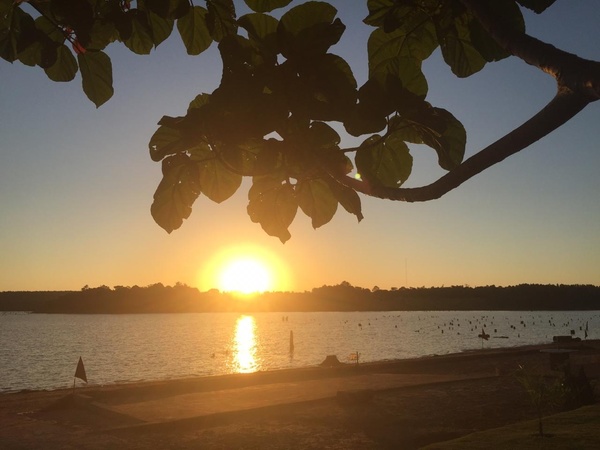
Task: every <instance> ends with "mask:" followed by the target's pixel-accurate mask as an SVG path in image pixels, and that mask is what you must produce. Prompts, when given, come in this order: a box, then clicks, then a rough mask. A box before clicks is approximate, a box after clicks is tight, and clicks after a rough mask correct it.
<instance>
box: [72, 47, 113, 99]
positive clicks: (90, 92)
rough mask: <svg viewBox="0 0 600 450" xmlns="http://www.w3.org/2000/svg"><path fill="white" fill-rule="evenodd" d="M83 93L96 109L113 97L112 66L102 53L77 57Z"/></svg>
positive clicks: (87, 53) (92, 52) (91, 52)
mask: <svg viewBox="0 0 600 450" xmlns="http://www.w3.org/2000/svg"><path fill="white" fill-rule="evenodd" d="M77 62H78V63H79V70H81V79H82V85H83V92H85V95H87V97H88V98H89V99H90V100H91V101H92V102H93V103H94V104H95V105H96V108H98V107H99V106H100V105H102V104H103V103H105V102H106V101H107V100H108V99H110V98H111V97H112V95H113V92H114V91H113V86H112V64H111V62H110V58H109V57H108V55H107V54H106V53H104V52H102V51H98V52H95V51H88V52H85V53H79V54H78V55H77Z"/></svg>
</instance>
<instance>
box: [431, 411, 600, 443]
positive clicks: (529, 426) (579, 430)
mask: <svg viewBox="0 0 600 450" xmlns="http://www.w3.org/2000/svg"><path fill="white" fill-rule="evenodd" d="M537 429H538V424H537V420H529V421H526V422H520V423H517V424H514V425H510V426H507V427H502V428H495V429H492V430H487V431H482V432H478V433H473V434H470V435H468V436H464V437H462V438H459V439H454V440H452V441H447V442H440V443H437V444H432V445H429V446H427V447H424V449H427V450H434V449H440V450H441V449H444V450H450V449H460V450H475V449H486V450H487V449H489V448H493V449H494V450H509V449H510V450H514V449H525V450H527V449H535V450H539V449H544V450H559V449H569V450H578V449H581V450H587V449H591V448H600V432H599V430H600V405H591V406H585V407H583V408H579V409H576V410H573V411H569V412H565V413H560V414H555V415H552V416H548V417H544V432H545V433H547V434H548V436H545V437H544V438H541V437H539V435H538V434H537Z"/></svg>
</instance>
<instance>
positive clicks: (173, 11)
mask: <svg viewBox="0 0 600 450" xmlns="http://www.w3.org/2000/svg"><path fill="white" fill-rule="evenodd" d="M144 3H145V5H146V9H147V10H149V11H152V12H153V13H155V14H156V15H158V16H159V17H162V18H163V19H170V20H173V19H179V18H180V17H182V16H184V15H185V14H187V12H188V9H189V8H190V1H189V0H145V2H144Z"/></svg>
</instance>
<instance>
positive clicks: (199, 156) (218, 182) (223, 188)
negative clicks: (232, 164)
mask: <svg viewBox="0 0 600 450" xmlns="http://www.w3.org/2000/svg"><path fill="white" fill-rule="evenodd" d="M190 153H191V155H192V156H191V157H192V160H194V161H195V162H196V163H197V164H198V170H199V173H200V189H201V190H202V193H203V194H204V195H206V196H207V197H208V198H210V199H211V200H212V201H213V202H216V203H221V202H223V201H225V200H227V199H228V198H229V197H231V196H232V195H233V194H235V191H237V190H238V188H239V187H240V185H241V184H242V176H241V175H239V174H237V173H234V172H232V171H231V170H229V169H228V168H227V167H225V166H224V165H223V163H222V162H221V161H219V160H218V159H217V158H216V156H215V154H214V153H213V152H212V151H211V150H210V149H209V148H208V146H201V147H194V148H191V149H190Z"/></svg>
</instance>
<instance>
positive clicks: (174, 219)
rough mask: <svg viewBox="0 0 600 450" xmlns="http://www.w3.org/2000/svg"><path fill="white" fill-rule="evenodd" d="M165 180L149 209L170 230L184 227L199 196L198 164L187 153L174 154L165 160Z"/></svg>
mask: <svg viewBox="0 0 600 450" xmlns="http://www.w3.org/2000/svg"><path fill="white" fill-rule="evenodd" d="M162 167H163V179H162V181H161V182H160V184H159V185H158V188H157V189H156V192H155V193H154V202H153V203H152V206H151V208H150V212H151V213H152V217H154V220H155V221H156V223H157V224H158V225H160V226H161V227H162V228H164V229H165V231H166V232H167V233H171V232H172V231H173V230H176V229H177V228H179V227H180V226H181V224H182V223H183V220H184V219H187V218H188V217H189V216H190V214H191V212H192V205H193V203H194V201H195V200H196V199H197V198H198V196H199V195H200V182H199V173H198V167H197V165H196V164H194V163H192V162H191V161H190V159H189V158H188V157H187V156H185V155H181V154H180V155H175V156H170V157H168V158H166V159H165V160H164V161H163V166H162Z"/></svg>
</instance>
